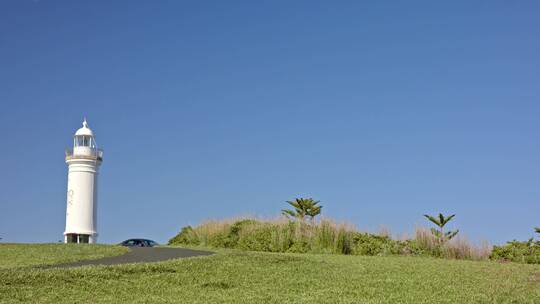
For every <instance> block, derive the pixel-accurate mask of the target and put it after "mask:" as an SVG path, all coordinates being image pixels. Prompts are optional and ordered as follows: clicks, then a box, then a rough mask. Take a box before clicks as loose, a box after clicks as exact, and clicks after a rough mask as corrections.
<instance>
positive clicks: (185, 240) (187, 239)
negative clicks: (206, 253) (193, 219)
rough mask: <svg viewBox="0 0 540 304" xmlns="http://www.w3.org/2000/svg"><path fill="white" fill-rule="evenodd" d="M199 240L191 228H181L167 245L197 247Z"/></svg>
mask: <svg viewBox="0 0 540 304" xmlns="http://www.w3.org/2000/svg"><path fill="white" fill-rule="evenodd" d="M199 243H200V242H199V239H198V238H197V235H196V234H195V232H194V231H193V228H192V227H191V226H185V227H182V229H181V230H180V233H178V234H177V235H176V236H175V237H173V238H172V239H170V240H169V245H173V244H185V245H199Z"/></svg>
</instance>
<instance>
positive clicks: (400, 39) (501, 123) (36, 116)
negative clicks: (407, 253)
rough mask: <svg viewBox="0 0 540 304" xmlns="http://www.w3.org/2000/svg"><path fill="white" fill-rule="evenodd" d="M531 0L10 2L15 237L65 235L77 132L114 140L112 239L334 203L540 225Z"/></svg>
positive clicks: (389, 214) (102, 198) (396, 214)
mask: <svg viewBox="0 0 540 304" xmlns="http://www.w3.org/2000/svg"><path fill="white" fill-rule="evenodd" d="M539 13H540V5H539V4H538V3H537V2H533V1H520V2H509V1H477V2H475V3H471V1H452V2H444V3H441V2H438V3H435V2H433V1H423V2H415V1H400V2H394V3H391V2H386V3H381V1H372V2H367V1H364V2H360V1H351V2H340V3H336V2H315V1H305V2H302V1H294V2H291V1H282V2H280V1H263V2H255V1H245V2H229V1H215V2H211V1H204V3H202V2H200V1H191V2H181V1H153V2H150V1H146V2H144V3H143V1H140V2H134V1H114V2H113V3H110V2H108V1H84V2H83V1H47V0H42V1H20V0H19V1H14V0H13V1H2V2H0V105H1V108H0V132H1V135H2V141H1V149H0V168H1V170H0V207H1V210H0V237H2V238H3V239H2V241H3V242H55V241H57V240H59V239H61V238H62V233H63V231H64V225H65V207H66V206H65V205H66V178H67V168H66V165H65V163H64V159H63V157H64V154H63V153H64V152H63V151H64V149H65V148H66V147H69V146H70V145H71V142H72V138H71V137H72V135H73V133H74V131H75V130H76V129H77V128H79V127H80V124H81V121H82V118H83V117H84V116H86V117H87V118H88V121H89V124H90V127H92V128H93V130H94V132H95V133H96V135H97V141H98V144H99V145H100V147H101V148H103V149H104V150H105V160H104V163H103V166H102V168H101V169H102V170H101V173H100V181H99V182H100V189H99V191H100V192H99V220H98V221H99V232H100V241H101V242H119V241H121V240H123V239H126V238H129V237H137V236H141V237H148V238H153V239H155V240H157V241H160V242H164V241H166V240H167V239H168V238H170V237H172V236H173V235H174V234H175V233H176V232H177V231H178V230H179V229H180V227H182V226H184V225H188V224H191V225H193V224H197V223H199V222H200V221H202V220H205V219H209V218H226V217H232V216H239V215H258V216H265V217H272V216H277V215H278V214H279V210H280V209H282V208H284V207H285V203H284V202H285V201H286V200H290V199H293V198H295V197H300V196H302V197H314V198H316V199H319V200H321V201H322V205H324V208H323V213H324V215H325V216H329V217H333V218H336V219H339V220H345V221H348V222H351V223H354V224H356V225H357V226H358V227H359V228H360V229H362V230H368V231H377V230H378V229H379V227H380V226H385V227H387V228H389V229H390V230H391V231H392V232H393V233H395V234H403V233H410V232H412V231H413V230H414V227H415V226H416V225H424V224H426V225H427V222H426V221H425V220H424V219H423V218H422V214H424V213H430V214H431V213H437V212H439V211H440V212H443V213H456V214H457V216H456V218H455V221H454V222H453V225H452V228H459V229H460V230H461V232H462V233H463V234H464V235H467V236H468V237H469V238H470V239H473V240H489V241H490V242H492V243H502V242H504V241H506V240H510V239H514V238H517V239H525V238H528V237H530V236H532V235H533V232H532V231H533V227H534V226H540V221H539V220H538V218H539V215H540V187H539V184H540V137H539V132H540V58H539V54H540V39H539V37H540V18H538V15H539Z"/></svg>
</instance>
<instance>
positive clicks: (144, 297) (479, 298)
mask: <svg viewBox="0 0 540 304" xmlns="http://www.w3.org/2000/svg"><path fill="white" fill-rule="evenodd" d="M20 246H24V245H20ZM0 248H1V247H0ZM96 248H98V247H96ZM0 250H1V249H0ZM62 256H64V257H65V255H64V254H62ZM14 258H15V259H16V260H17V261H21V258H20V257H14V256H13V255H11V256H10V257H9V258H8V259H14ZM56 261H57V262H63V261H61V258H57V259H56ZM3 263H4V265H13V266H14V267H15V266H16V264H17V263H16V262H15V261H14V260H12V261H11V262H10V261H7V262H6V261H3ZM34 264H35V263H34ZM539 299H540V267H539V266H538V265H525V264H517V263H495V262H489V261H465V260H446V259H434V258H425V257H406V256H388V257H370V256H351V255H331V254H291V253H264V252H244V251H238V250H226V249H221V250H217V254H216V255H213V256H207V257H197V258H188V259H179V260H172V261H166V262H161V263H153V264H131V265H118V266H86V267H81V268H74V269H38V268H11V267H8V268H4V269H2V270H0V302H1V303H27V302H32V303H119V302H120V303H126V302H129V303H538V302H539Z"/></svg>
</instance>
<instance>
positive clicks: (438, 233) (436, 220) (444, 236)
mask: <svg viewBox="0 0 540 304" xmlns="http://www.w3.org/2000/svg"><path fill="white" fill-rule="evenodd" d="M424 216H425V217H426V218H427V219H428V220H430V221H431V222H432V223H433V224H435V225H437V226H439V229H438V230H437V229H435V228H431V233H432V234H433V235H434V236H435V237H436V238H437V240H438V241H439V243H444V242H445V241H448V240H450V239H451V238H453V237H454V236H456V234H458V232H459V230H456V231H447V232H446V233H445V232H444V225H446V223H448V222H450V221H451V220H452V219H453V218H454V216H456V215H455V214H452V215H450V216H447V217H445V216H444V215H443V214H442V213H439V215H438V216H437V217H435V216H431V215H427V214H424Z"/></svg>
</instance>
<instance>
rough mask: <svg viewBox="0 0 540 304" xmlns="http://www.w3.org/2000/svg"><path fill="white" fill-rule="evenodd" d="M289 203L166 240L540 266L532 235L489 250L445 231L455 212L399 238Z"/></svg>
mask: <svg viewBox="0 0 540 304" xmlns="http://www.w3.org/2000/svg"><path fill="white" fill-rule="evenodd" d="M288 203H289V204H290V205H291V206H292V207H293V209H292V210H288V209H285V210H282V213H283V214H284V215H285V217H282V218H280V219H274V220H258V219H252V218H247V219H240V220H221V221H208V222H205V223H202V224H200V225H198V226H196V227H191V226H186V227H183V228H182V229H181V231H180V232H179V233H178V234H177V235H176V236H175V237H173V238H172V239H170V240H169V244H170V245H189V246H203V247H216V248H234V249H241V250H250V251H266V252H293V253H334V254H351V255H418V256H432V257H442V258H454V259H472V260H482V259H492V260H503V261H515V262H522V263H530V264H540V242H539V241H534V240H533V239H530V240H528V241H525V242H519V241H512V242H508V244H507V245H505V246H494V247H493V248H490V247H489V246H484V247H477V246H474V245H471V244H470V243H469V242H468V241H467V240H465V239H460V238H455V236H456V235H457V234H458V230H456V231H445V229H444V227H445V225H446V224H447V223H448V222H449V221H451V220H452V219H453V218H454V216H455V215H451V216H446V217H445V216H444V215H443V214H439V215H437V216H430V215H424V216H425V217H426V218H427V219H428V220H429V221H430V222H432V223H433V224H434V225H436V227H437V228H432V229H430V230H428V229H425V228H418V229H416V232H415V235H414V237H412V238H408V239H403V240H398V239H393V238H392V237H391V236H390V235H388V234H372V233H366V232H360V231H357V230H356V229H354V227H352V226H351V225H347V224H344V223H337V222H336V221H333V220H330V219H325V218H323V219H316V216H318V215H320V213H321V209H322V206H320V205H318V204H319V202H318V201H315V200H313V199H302V198H300V199H296V200H295V201H289V202H288Z"/></svg>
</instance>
